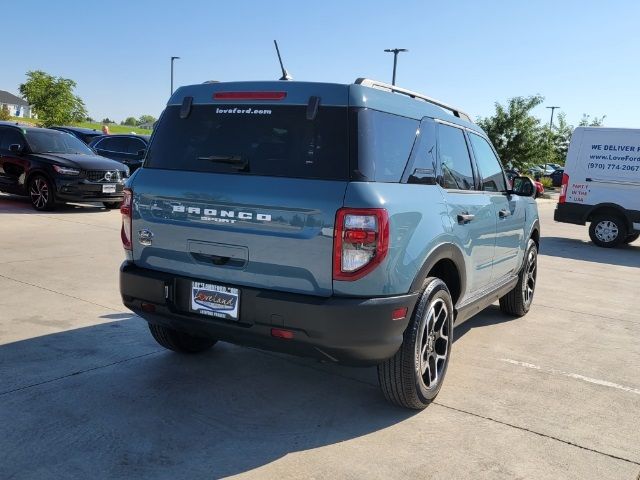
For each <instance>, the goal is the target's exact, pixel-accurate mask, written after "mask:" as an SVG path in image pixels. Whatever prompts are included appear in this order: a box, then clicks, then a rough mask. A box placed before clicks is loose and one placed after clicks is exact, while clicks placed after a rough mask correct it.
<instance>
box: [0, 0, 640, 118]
mask: <svg viewBox="0 0 640 480" xmlns="http://www.w3.org/2000/svg"><path fill="white" fill-rule="evenodd" d="M0 18H2V19H3V20H4V21H3V22H2V25H3V27H2V29H3V46H2V47H1V48H0V90H7V91H9V92H12V93H16V94H17V93H18V87H19V85H20V83H22V82H24V81H25V73H26V72H27V71H29V70H44V71H45V72H47V73H49V74H52V75H54V76H62V77H65V78H71V79H73V80H75V81H76V82H77V89H76V93H77V94H78V95H80V97H81V98H82V99H83V100H84V102H85V104H86V106H87V109H88V112H89V114H90V116H91V117H93V118H95V119H97V120H101V119H102V118H104V117H109V118H111V119H114V120H116V121H118V122H119V121H121V120H123V119H124V118H126V117H129V116H134V117H139V116H140V115H142V114H150V115H153V116H155V117H157V116H158V115H159V114H160V112H161V111H162V109H163V107H164V104H165V103H166V101H167V99H168V97H169V93H170V68H169V65H170V63H169V57H170V56H172V55H174V56H179V57H181V59H180V60H177V61H176V62H175V73H174V84H175V86H179V85H188V84H193V83H201V82H203V81H205V80H220V81H233V80H272V79H273V80H275V79H278V78H279V77H280V69H279V65H278V62H277V57H276V54H275V50H274V47H273V39H277V40H278V43H279V44H280V50H281V53H282V55H283V58H284V61H285V66H286V68H287V70H289V72H290V73H291V75H292V76H293V77H294V79H295V80H306V81H328V82H338V83H351V82H353V81H354V80H355V79H356V78H358V77H369V78H374V79H378V80H382V81H387V82H390V81H391V72H392V65H393V58H392V55H391V54H388V53H384V52H383V50H384V49H385V48H396V47H398V48H407V49H409V52H407V53H404V54H401V55H400V57H399V59H398V72H397V82H396V83H397V84H398V85H399V86H402V87H405V88H409V89H411V90H416V91H419V92H422V93H425V94H427V95H429V96H431V97H434V98H438V99H440V100H442V101H444V102H446V103H450V104H452V105H455V106H457V107H458V108H460V109H462V110H463V111H466V112H467V113H469V114H470V115H471V117H472V118H476V117H478V116H487V115H490V114H491V113H492V112H493V111H494V104H495V102H500V103H504V102H506V101H507V100H508V99H509V98H511V97H514V96H520V95H524V96H527V95H534V94H541V95H543V96H544V97H545V101H544V104H543V105H541V106H540V107H538V108H537V109H536V110H535V114H536V115H538V116H539V117H540V118H541V119H543V120H544V121H549V110H546V109H545V108H544V107H545V106H549V105H556V106H560V107H561V108H560V110H559V111H561V112H564V113H565V114H566V116H567V120H568V121H569V123H570V124H574V125H576V124H577V123H578V122H579V121H580V118H581V117H582V115H583V114H585V113H586V114H589V115H591V116H602V115H606V119H605V125H607V126H612V127H636V128H640V2H638V1H636V0H628V1H622V0H621V1H615V0H612V1H610V2H602V1H594V0H582V1H573V0H553V1H548V0H536V1H535V2H524V1H513V0H511V1H490V0H484V1H482V0H476V1H473V0H469V1H465V0H459V1H449V2H447V1H443V0H440V1H430V0H424V1H418V0H416V1H413V0H412V1H403V0H396V1H394V2H389V1H388V0H387V1H378V0H368V1H366V2H364V1H356V0H353V1H349V0H342V1H335V0H322V1H301V0H298V1H285V0H269V1H257V0H256V1H247V0H233V1H224V2H223V1H214V0H209V1H205V0H202V1H200V0H181V1H165V0H136V1H133V0H128V1H121V0H104V1H102V2H77V1H72V0H56V1H55V2H52V1H50V0H20V1H8V0H4V1H3V2H2V5H0ZM12 31H13V33H14V34H15V37H13V38H15V40H13V41H12V40H8V38H12ZM557 113H558V111H556V114H557Z"/></svg>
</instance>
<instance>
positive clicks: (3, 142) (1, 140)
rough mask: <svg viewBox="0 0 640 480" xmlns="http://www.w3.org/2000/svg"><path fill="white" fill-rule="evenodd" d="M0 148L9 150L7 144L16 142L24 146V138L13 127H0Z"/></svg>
mask: <svg viewBox="0 0 640 480" xmlns="http://www.w3.org/2000/svg"><path fill="white" fill-rule="evenodd" d="M0 130H1V131H0V150H9V146H10V145H13V144H14V143H17V144H19V145H22V146H23V147H24V138H23V137H22V135H21V134H20V132H18V131H17V130H15V129H13V128H3V129H0Z"/></svg>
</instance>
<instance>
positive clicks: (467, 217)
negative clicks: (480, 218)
mask: <svg viewBox="0 0 640 480" xmlns="http://www.w3.org/2000/svg"><path fill="white" fill-rule="evenodd" d="M474 218H476V216H475V215H472V214H470V213H459V214H458V223H459V224H460V225H465V224H467V223H469V222H470V221H471V220H473V219H474Z"/></svg>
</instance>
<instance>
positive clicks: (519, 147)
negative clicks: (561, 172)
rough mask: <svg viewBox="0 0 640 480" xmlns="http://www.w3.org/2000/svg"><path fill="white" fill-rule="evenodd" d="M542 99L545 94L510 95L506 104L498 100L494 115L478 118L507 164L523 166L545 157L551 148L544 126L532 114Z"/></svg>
mask: <svg viewBox="0 0 640 480" xmlns="http://www.w3.org/2000/svg"><path fill="white" fill-rule="evenodd" d="M543 101H544V97H542V96H540V95H534V96H530V97H514V98H511V99H509V100H508V101H507V104H506V105H505V106H503V105H500V104H499V103H498V102H496V104H495V108H496V111H495V113H494V114H493V115H492V116H490V117H486V118H479V119H478V120H477V123H478V125H479V126H480V127H481V128H482V129H483V130H484V131H485V132H486V134H487V136H488V137H489V139H490V140H491V143H493V145H494V147H495V148H496V150H497V152H498V155H499V156H500V159H501V160H502V163H503V164H504V165H505V166H507V165H510V166H512V167H515V168H518V169H522V168H524V167H527V166H528V165H532V164H534V163H540V162H541V161H543V160H544V157H545V153H546V152H547V151H548V147H547V145H548V144H547V143H545V141H544V140H545V138H544V129H543V128H542V126H541V122H540V120H539V119H538V118H536V117H534V116H533V115H532V114H531V111H532V110H533V109H534V108H535V107H537V106H538V105H540V104H541V103H542V102H543Z"/></svg>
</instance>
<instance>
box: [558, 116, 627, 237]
mask: <svg viewBox="0 0 640 480" xmlns="http://www.w3.org/2000/svg"><path fill="white" fill-rule="evenodd" d="M639 149H640V129H631V128H603V127H578V128H576V129H575V130H574V132H573V135H572V136H571V143H570V144H569V152H568V153H567V161H566V163H565V166H564V173H563V175H562V190H561V192H560V198H559V200H558V205H557V206H556V211H555V215H554V218H555V220H556V221H557V222H565V223H574V224H577V225H584V224H585V223H587V222H589V237H591V241H592V242H593V243H594V244H596V245H598V246H599V247H616V246H618V245H621V244H624V243H631V242H634V241H636V240H637V239H638V237H640V152H639V151H638V150H639Z"/></svg>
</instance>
